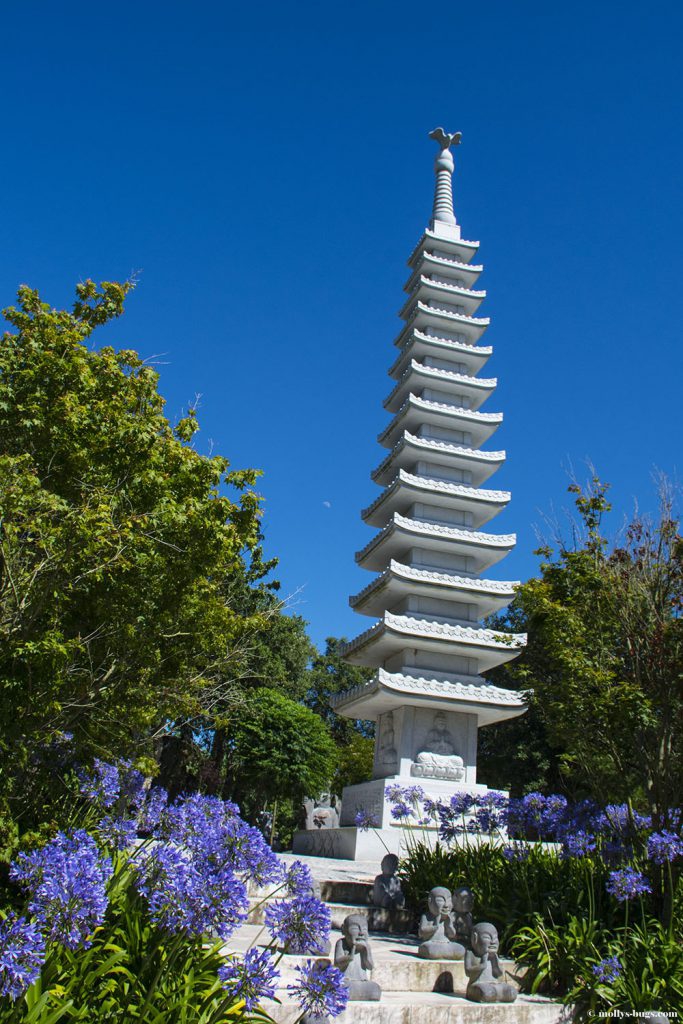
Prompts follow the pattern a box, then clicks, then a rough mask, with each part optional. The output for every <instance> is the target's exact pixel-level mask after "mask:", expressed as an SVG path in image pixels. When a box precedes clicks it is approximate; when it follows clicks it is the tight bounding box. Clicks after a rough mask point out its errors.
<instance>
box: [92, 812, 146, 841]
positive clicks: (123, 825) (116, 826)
mask: <svg viewBox="0 0 683 1024" xmlns="http://www.w3.org/2000/svg"><path fill="white" fill-rule="evenodd" d="M97 833H98V835H99V837H100V839H101V840H102V842H103V843H104V844H105V846H109V847H111V848H112V849H114V850H127V849H129V848H130V847H131V846H132V845H133V843H134V842H135V840H136V839H137V834H138V830H137V822H136V820H135V818H116V817H114V816H113V815H111V814H105V816H104V817H103V818H102V819H101V820H100V821H99V822H98V823H97Z"/></svg>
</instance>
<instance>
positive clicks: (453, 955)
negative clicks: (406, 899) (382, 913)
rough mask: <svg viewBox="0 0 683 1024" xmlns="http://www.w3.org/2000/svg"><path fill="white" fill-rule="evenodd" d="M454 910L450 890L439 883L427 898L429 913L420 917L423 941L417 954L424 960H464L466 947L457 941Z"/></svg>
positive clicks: (420, 931) (420, 932)
mask: <svg viewBox="0 0 683 1024" xmlns="http://www.w3.org/2000/svg"><path fill="white" fill-rule="evenodd" d="M452 911H453V902H452V899H451V894H450V891H449V890H448V889H445V888H444V887H443V886H440V885H437V886H436V887H435V888H434V889H432V891H431V892H430V894H429V896H428V898H427V913H426V914H423V915H422V917H421V918H420V927H419V929H418V935H419V937H420V938H421V939H422V943H421V945H420V946H419V947H418V950H417V955H418V956H419V957H422V959H423V960H462V959H463V957H464V956H465V947H464V946H463V944H462V943H461V942H458V941H456V940H457V933H456V930H455V926H454V923H453V913H452Z"/></svg>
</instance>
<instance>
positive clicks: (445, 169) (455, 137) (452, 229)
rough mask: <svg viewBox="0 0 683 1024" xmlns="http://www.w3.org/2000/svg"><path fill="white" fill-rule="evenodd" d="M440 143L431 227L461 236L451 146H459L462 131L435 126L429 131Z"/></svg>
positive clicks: (434, 229) (440, 232) (440, 231)
mask: <svg viewBox="0 0 683 1024" xmlns="http://www.w3.org/2000/svg"><path fill="white" fill-rule="evenodd" d="M429 138H430V139H434V141H435V142H437V143H438V145H439V154H438V156H437V158H436V163H435V165H434V170H435V172H436V188H435V190H434V209H433V211H432V221H431V224H430V228H431V229H432V231H436V232H437V233H438V234H444V235H451V236H457V237H459V236H460V228H459V227H458V222H457V221H456V219H455V214H454V213H453V182H452V179H451V176H452V174H453V170H454V168H455V164H454V162H453V155H452V154H451V146H459V145H460V141H461V139H462V132H454V133H453V134H452V135H449V134H448V132H445V131H444V130H443V128H435V129H434V131H433V132H430V133H429Z"/></svg>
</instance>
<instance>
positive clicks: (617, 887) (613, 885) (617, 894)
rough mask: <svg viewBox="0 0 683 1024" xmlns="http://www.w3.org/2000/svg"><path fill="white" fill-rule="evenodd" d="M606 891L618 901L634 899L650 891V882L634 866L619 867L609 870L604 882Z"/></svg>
mask: <svg viewBox="0 0 683 1024" xmlns="http://www.w3.org/2000/svg"><path fill="white" fill-rule="evenodd" d="M606 888H607V892H608V893H609V894H610V895H611V896H614V898H615V899H616V900H618V901H619V903H624V902H625V901H626V900H634V899H635V898H636V897H637V896H642V895H644V894H645V893H648V892H652V888H651V886H650V883H649V882H648V880H647V878H646V877H645V875H643V874H641V872H640V871H636V870H635V868H629V867H626V868H620V869H619V870H618V871H611V872H610V875H609V878H608V880H607V883H606Z"/></svg>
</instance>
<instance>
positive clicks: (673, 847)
mask: <svg viewBox="0 0 683 1024" xmlns="http://www.w3.org/2000/svg"><path fill="white" fill-rule="evenodd" d="M647 855H648V857H649V858H650V860H653V861H654V862H655V864H665V863H666V862H667V861H668V862H669V863H670V862H671V861H674V860H677V859H678V858H679V857H683V838H681V836H677V835H676V833H675V832H668V831H667V830H666V829H665V830H664V831H662V832H653V833H652V835H651V836H649V837H648V840H647Z"/></svg>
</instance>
